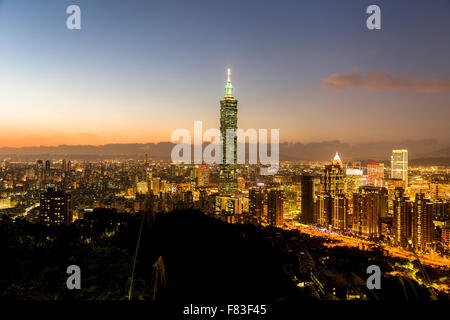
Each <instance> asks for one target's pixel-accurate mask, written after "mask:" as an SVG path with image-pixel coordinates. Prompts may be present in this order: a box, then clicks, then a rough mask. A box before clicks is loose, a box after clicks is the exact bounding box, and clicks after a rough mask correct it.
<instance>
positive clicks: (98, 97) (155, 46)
mask: <svg viewBox="0 0 450 320" xmlns="http://www.w3.org/2000/svg"><path fill="white" fill-rule="evenodd" d="M68 4H70V1H46V2H40V3H39V4H38V3H35V2H32V1H24V2H21V3H18V2H13V1H2V2H0V26H1V28H0V30H1V31H0V36H2V38H3V39H4V42H3V47H4V48H3V50H2V53H1V54H0V57H1V58H2V59H1V60H0V66H1V68H2V70H3V72H2V75H1V77H0V83H1V84H2V89H1V90H0V104H1V105H2V106H3V107H2V109H1V114H0V116H1V117H2V118H3V119H7V120H8V121H2V124H1V125H0V130H1V131H2V135H1V137H0V147H27V146H41V145H46V146H57V145H103V144H110V143H147V142H155V143H157V142H164V141H170V133H171V132H172V131H173V130H175V129H177V128H188V129H191V128H192V123H193V121H194V120H202V121H204V123H205V127H207V128H217V127H218V125H217V120H216V119H217V117H218V110H217V108H216V105H217V99H218V98H219V97H220V88H222V87H223V76H224V70H225V69H226V68H227V67H230V68H232V70H233V79H234V80H233V81H234V83H235V87H236V88H237V89H236V97H237V99H239V101H240V111H239V112H240V127H242V128H245V129H247V128H278V129H280V142H302V143H305V144H308V143H313V142H323V141H336V140H339V141H342V142H343V143H349V144H361V143H368V142H374V143H377V142H380V141H408V140H409V141H423V140H424V141H425V142H423V144H424V145H426V143H427V142H426V141H429V140H431V141H434V142H435V143H436V144H437V146H436V148H435V150H431V151H437V150H439V148H441V149H445V148H446V147H448V144H449V142H450V134H449V132H448V120H447V119H448V117H449V116H450V114H449V112H450V111H449V108H448V105H449V102H450V93H449V91H450V90H449V89H450V86H449V83H450V82H449V81H450V80H449V79H450V75H449V70H450V68H448V67H449V62H448V59H447V58H446V57H447V56H448V55H449V53H450V45H449V43H448V41H446V39H447V38H446V32H444V31H443V30H447V29H449V28H450V22H449V21H450V20H449V19H448V18H447V15H448V12H449V10H448V9H450V4H449V3H448V1H436V2H434V3H433V6H427V4H426V3H425V2H421V1H413V2H411V1H407V2H406V1H404V2H401V1H400V2H396V3H395V4H392V3H389V2H384V1H382V2H380V4H379V5H380V7H381V9H382V17H383V18H382V19H383V28H382V30H380V31H369V30H367V28H365V23H364V22H365V19H366V17H367V15H366V13H365V8H366V7H367V3H366V2H365V1H362V2H356V1H354V2H348V3H346V4H343V5H342V4H341V5H338V4H335V3H332V2H327V3H326V5H325V6H324V4H321V5H320V6H319V5H314V4H306V3H301V4H300V3H298V2H291V1H287V2H286V4H285V6H277V5H276V4H274V3H272V2H270V1H262V2H261V1H259V2H258V4H259V5H258V6H256V2H254V1H248V2H245V3H238V2H233V1H230V2H227V4H221V3H218V2H213V3H212V2H208V3H205V2H203V1H199V2H198V6H197V5H196V4H195V5H187V4H177V6H175V5H174V4H173V3H170V2H164V3H163V2H155V3H152V5H149V4H147V3H145V2H140V1H136V2H135V6H130V7H126V6H125V5H124V4H123V3H120V2H118V1H110V2H108V5H106V4H105V3H103V4H102V3H101V2H97V3H89V2H87V1H79V3H78V4H79V5H80V7H81V9H82V14H83V27H82V29H81V30H77V31H69V30H67V29H66V28H65V24H64V22H65V18H66V15H65V8H66V7H67V5H68ZM229 7H231V8H233V9H236V10H235V12H234V11H233V12H234V13H235V14H234V15H232V16H230V15H228V14H227V12H228V11H227V10H228V9H227V8H229ZM25 8H26V9H27V10H25ZM198 8H202V9H201V10H197V9H198ZM404 8H407V9H408V10H406V11H405V10H403V9H404ZM217 15H220V16H222V17H224V19H223V21H222V20H221V21H220V22H217V21H216V17H217ZM225 17H226V19H225ZM267 21H271V23H267ZM330 21H333V22H332V24H333V27H330V23H331V22H330ZM411 21H413V23H412V22H411ZM210 25H213V26H215V27H212V28H206V26H210ZM12 29H13V30H14V36H12V33H11V32H9V31H10V30H12ZM162 34H164V37H163V36H162ZM410 34H414V35H415V37H414V41H410V40H409V38H407V37H406V36H407V35H410ZM98 39H100V40H98ZM224 49H226V50H224ZM405 57H406V58H405ZM119 61H120V63H119ZM267 93H269V94H267ZM274 110H277V112H276V116H275V117H274ZM323 115H326V117H324V116H323ZM369 118H370V121H368V119H369ZM124 119H126V121H124ZM417 128H420V130H417ZM397 147H398V148H401V147H403V146H402V145H398V146H397ZM406 147H408V148H409V146H406Z"/></svg>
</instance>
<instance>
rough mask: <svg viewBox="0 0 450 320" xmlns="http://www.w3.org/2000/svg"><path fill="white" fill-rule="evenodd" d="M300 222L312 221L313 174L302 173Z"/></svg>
mask: <svg viewBox="0 0 450 320" xmlns="http://www.w3.org/2000/svg"><path fill="white" fill-rule="evenodd" d="M302 222H303V223H313V222H314V176H312V175H309V174H303V175H302Z"/></svg>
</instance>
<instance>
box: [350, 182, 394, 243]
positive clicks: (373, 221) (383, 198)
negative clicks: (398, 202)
mask: <svg viewBox="0 0 450 320" xmlns="http://www.w3.org/2000/svg"><path fill="white" fill-rule="evenodd" d="M386 211H387V189H386V188H380V187H372V186H364V187H360V188H359V192H358V193H357V194H354V195H353V232H354V233H355V234H357V235H359V236H365V237H379V236H380V235H381V218H382V217H385V216H386Z"/></svg>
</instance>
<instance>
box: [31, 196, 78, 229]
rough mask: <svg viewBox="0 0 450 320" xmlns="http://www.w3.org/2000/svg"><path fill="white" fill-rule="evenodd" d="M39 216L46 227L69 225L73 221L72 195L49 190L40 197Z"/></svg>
mask: <svg viewBox="0 0 450 320" xmlns="http://www.w3.org/2000/svg"><path fill="white" fill-rule="evenodd" d="M39 216H40V220H41V223H43V224H45V225H69V224H70V223H71V222H72V220H73V216H72V197H71V195H70V194H69V193H65V192H64V191H60V190H58V191H57V190H56V189H55V188H48V190H47V192H45V193H42V194H41V197H40V209H39Z"/></svg>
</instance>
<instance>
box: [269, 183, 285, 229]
mask: <svg viewBox="0 0 450 320" xmlns="http://www.w3.org/2000/svg"><path fill="white" fill-rule="evenodd" d="M284 201H286V198H285V197H284V193H283V191H282V190H279V189H276V188H272V189H269V193H268V195H267V223H268V224H269V225H270V226H272V227H279V228H281V227H282V226H283V204H284Z"/></svg>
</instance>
